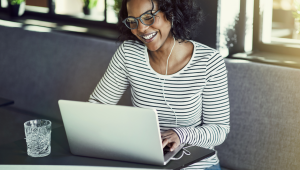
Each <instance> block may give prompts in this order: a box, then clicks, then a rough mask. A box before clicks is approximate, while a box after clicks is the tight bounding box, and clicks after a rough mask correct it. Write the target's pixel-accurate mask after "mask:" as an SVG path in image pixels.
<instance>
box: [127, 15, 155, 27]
mask: <svg viewBox="0 0 300 170" xmlns="http://www.w3.org/2000/svg"><path fill="white" fill-rule="evenodd" d="M141 21H142V23H143V24H144V25H147V26H150V25H152V24H153V22H154V16H153V15H152V14H147V13H146V14H144V15H142V16H141ZM126 25H127V26H128V27H129V28H130V29H135V28H137V25H138V20H137V19H135V18H127V19H126Z"/></svg>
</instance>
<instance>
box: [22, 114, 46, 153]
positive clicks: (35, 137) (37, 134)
mask: <svg viewBox="0 0 300 170" xmlns="http://www.w3.org/2000/svg"><path fill="white" fill-rule="evenodd" d="M24 128H25V136H26V138H25V139H26V143H27V154H28V155H29V156H32V157H44V156H47V155H49V154H50V153H51V145H50V143H51V121H49V120H44V119H37V120H29V121H27V122H25V123H24Z"/></svg>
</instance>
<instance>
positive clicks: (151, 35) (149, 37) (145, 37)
mask: <svg viewBox="0 0 300 170" xmlns="http://www.w3.org/2000/svg"><path fill="white" fill-rule="evenodd" d="M155 34H156V32H154V33H152V34H150V35H148V36H143V38H144V39H146V40H149V39H151V38H152V37H153V36H154V35H155Z"/></svg>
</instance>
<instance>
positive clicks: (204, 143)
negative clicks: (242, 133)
mask: <svg viewBox="0 0 300 170" xmlns="http://www.w3.org/2000/svg"><path fill="white" fill-rule="evenodd" d="M229 119H230V108H229V97H228V82H227V70H226V66H225V62H224V59H223V57H222V56H221V55H220V54H219V53H218V52H216V53H215V54H214V55H213V56H212V57H211V58H210V59H209V61H208V64H207V67H206V86H205V87H204V89H203V94H202V124H201V125H199V126H196V127H182V128H176V129H173V130H174V131H175V132H176V133H177V135H178V136H179V139H180V143H189V144H192V145H197V146H201V147H211V146H217V145H220V144H222V143H223V142H224V140H225V139H226V136H227V134H228V133H229V131H230V125H229V122H230V120H229Z"/></svg>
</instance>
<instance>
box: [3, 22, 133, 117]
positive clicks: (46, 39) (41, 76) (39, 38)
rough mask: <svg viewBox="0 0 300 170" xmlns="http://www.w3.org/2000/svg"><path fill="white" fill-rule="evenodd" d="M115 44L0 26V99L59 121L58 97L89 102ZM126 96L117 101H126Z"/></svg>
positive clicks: (113, 42) (55, 33) (113, 51)
mask: <svg viewBox="0 0 300 170" xmlns="http://www.w3.org/2000/svg"><path fill="white" fill-rule="evenodd" d="M118 46H119V44H118V43H117V42H116V41H109V40H99V39H93V38H87V37H81V36H74V35H70V34H63V33H57V32H50V33H41V32H32V31H26V30H23V29H21V28H9V27H2V26H0V97H3V98H8V99H12V100H14V101H15V104H14V105H13V107H15V108H19V109H22V110H26V111H29V112H33V113H36V114H40V115H41V116H42V115H47V116H48V117H53V118H56V119H58V120H61V116H60V112H59V108H58V103H57V101H58V100H59V99H68V100H77V101H87V100H88V98H89V95H90V94H91V93H92V92H93V90H94V88H95V87H96V85H97V83H98V82H99V80H100V79H101V77H102V76H103V74H104V72H105V70H106V68H107V67H108V63H109V62H110V60H111V57H112V56H113V54H114V53H115V51H116V49H117V48H118ZM126 95H130V93H129V91H127V92H126V93H125V96H126ZM127 99H128V97H127V98H126V97H125V98H122V99H121V100H120V102H119V104H122V105H130V104H131V101H130V100H129V101H128V100H127Z"/></svg>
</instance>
